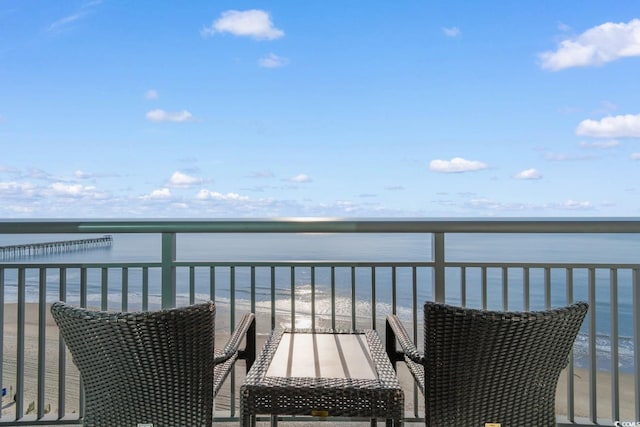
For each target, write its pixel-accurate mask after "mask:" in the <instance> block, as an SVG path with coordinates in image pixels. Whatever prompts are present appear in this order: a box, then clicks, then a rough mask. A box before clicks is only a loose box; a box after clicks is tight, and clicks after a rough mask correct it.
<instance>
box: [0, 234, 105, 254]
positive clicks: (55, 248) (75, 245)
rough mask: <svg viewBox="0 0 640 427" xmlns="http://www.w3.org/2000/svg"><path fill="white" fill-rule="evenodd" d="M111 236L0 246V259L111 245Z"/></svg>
mask: <svg viewBox="0 0 640 427" xmlns="http://www.w3.org/2000/svg"><path fill="white" fill-rule="evenodd" d="M112 242H113V236H109V235H105V236H102V237H95V238H91V239H78V240H61V241H58V242H44V243H25V244H22V245H10V246H0V259H3V258H5V259H6V258H22V257H31V256H42V255H51V254H59V253H64V252H73V251H83V250H88V249H95V248H104V247H108V246H111V243H112Z"/></svg>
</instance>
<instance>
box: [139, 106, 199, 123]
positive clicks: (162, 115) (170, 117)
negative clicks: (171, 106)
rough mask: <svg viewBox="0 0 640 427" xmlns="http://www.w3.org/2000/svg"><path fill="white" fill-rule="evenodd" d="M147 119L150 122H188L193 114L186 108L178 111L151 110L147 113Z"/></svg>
mask: <svg viewBox="0 0 640 427" xmlns="http://www.w3.org/2000/svg"><path fill="white" fill-rule="evenodd" d="M146 117H147V120H149V121H151V122H174V123H181V122H188V121H191V120H192V119H193V115H192V114H191V113H190V112H188V111H187V110H182V111H178V112H174V113H171V112H168V111H164V110H160V109H157V110H152V111H149V112H148V113H147V116H146Z"/></svg>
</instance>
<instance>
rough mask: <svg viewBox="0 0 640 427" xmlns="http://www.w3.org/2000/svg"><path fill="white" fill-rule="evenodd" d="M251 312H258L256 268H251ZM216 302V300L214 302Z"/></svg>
mask: <svg viewBox="0 0 640 427" xmlns="http://www.w3.org/2000/svg"><path fill="white" fill-rule="evenodd" d="M250 292H251V312H252V313H255V312H256V267H255V266H254V265H252V266H251V291H250ZM214 301H215V300H214Z"/></svg>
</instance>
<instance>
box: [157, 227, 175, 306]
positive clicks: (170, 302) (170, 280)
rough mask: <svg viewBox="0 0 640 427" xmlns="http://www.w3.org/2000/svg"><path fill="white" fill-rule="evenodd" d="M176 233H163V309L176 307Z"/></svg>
mask: <svg viewBox="0 0 640 427" xmlns="http://www.w3.org/2000/svg"><path fill="white" fill-rule="evenodd" d="M175 261H176V233H162V289H161V295H162V308H164V309H166V308H173V307H175V306H176V267H175V265H174V262H175Z"/></svg>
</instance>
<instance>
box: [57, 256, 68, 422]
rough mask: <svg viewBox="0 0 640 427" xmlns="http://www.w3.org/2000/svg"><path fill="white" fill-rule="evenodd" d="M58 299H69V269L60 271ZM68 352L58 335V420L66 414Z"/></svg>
mask: <svg viewBox="0 0 640 427" xmlns="http://www.w3.org/2000/svg"><path fill="white" fill-rule="evenodd" d="M58 297H59V298H60V301H66V299H67V269H65V268H61V269H60V286H59V293H58ZM66 375H67V352H66V346H65V344H64V339H63V338H62V337H61V336H59V335H58V419H60V417H62V416H63V415H64V414H65V413H66V410H65V403H66V390H67V382H66Z"/></svg>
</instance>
